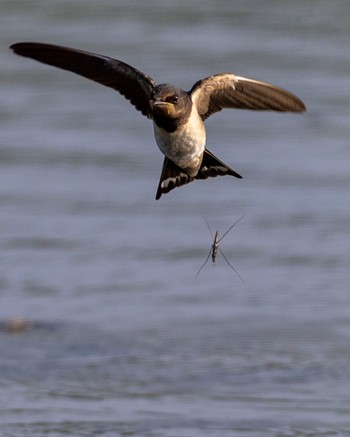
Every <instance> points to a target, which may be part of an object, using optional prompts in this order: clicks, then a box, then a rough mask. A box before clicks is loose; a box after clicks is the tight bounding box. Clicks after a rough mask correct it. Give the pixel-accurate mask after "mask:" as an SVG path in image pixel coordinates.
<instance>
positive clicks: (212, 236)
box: [205, 219, 214, 240]
mask: <svg viewBox="0 0 350 437" xmlns="http://www.w3.org/2000/svg"><path fill="white" fill-rule="evenodd" d="M205 222H206V224H207V226H208V229H209V232H210V235H211V238H212V239H213V240H214V234H213V232H212V230H211V227H210V224H209V222H208V220H207V219H205Z"/></svg>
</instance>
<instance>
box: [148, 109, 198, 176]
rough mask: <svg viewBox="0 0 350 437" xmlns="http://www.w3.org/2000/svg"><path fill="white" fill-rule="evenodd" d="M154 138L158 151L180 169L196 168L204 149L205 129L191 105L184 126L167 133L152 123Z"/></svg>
mask: <svg viewBox="0 0 350 437" xmlns="http://www.w3.org/2000/svg"><path fill="white" fill-rule="evenodd" d="M153 128H154V136H155V138H156V142H157V145H158V147H159V149H160V151H161V152H162V153H163V154H164V155H165V156H166V157H167V158H169V159H171V160H172V161H173V162H174V163H175V164H176V165H178V166H179V167H181V168H186V167H196V163H197V162H198V160H199V159H201V157H202V154H203V152H204V148H205V140H206V135H205V127H204V123H203V121H202V119H201V118H200V116H199V114H198V112H197V109H196V108H195V106H194V105H193V107H192V111H191V114H190V117H189V119H188V121H187V123H186V124H184V125H181V126H179V127H178V128H177V130H176V131H175V132H170V133H169V132H167V131H166V130H164V129H161V128H160V127H158V126H157V125H156V124H155V123H154V122H153Z"/></svg>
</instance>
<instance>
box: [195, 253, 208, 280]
mask: <svg viewBox="0 0 350 437" xmlns="http://www.w3.org/2000/svg"><path fill="white" fill-rule="evenodd" d="M211 251H212V248H210V250H209V253H208V256H207V259H206V260H205V261H204V263H203V265H202V266H201V268H200V269H199V270H198V273H197V274H196V279H197V277H198V275H199V273H200V272H201V270H202V268H203V267H204V266H205V265H206V263H207V262H208V261H209V257H210V254H211Z"/></svg>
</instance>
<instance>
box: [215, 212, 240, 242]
mask: <svg viewBox="0 0 350 437" xmlns="http://www.w3.org/2000/svg"><path fill="white" fill-rule="evenodd" d="M243 217H244V215H242V216H241V217H240V218H239V219H238V220H236V221H235V222H234V223H233V225H232V226H230V227H229V228H228V229H227V231H226V232H225V233H224V235H223V236H222V237H221V238H220V240H219V243H220V241H221V240H223V238H224V236H225V235H227V234H228V233H229V232H230V230H231V229H232V228H233V227H234V226H236V224H237V223H238V222H239V221H240V220H242V218H243Z"/></svg>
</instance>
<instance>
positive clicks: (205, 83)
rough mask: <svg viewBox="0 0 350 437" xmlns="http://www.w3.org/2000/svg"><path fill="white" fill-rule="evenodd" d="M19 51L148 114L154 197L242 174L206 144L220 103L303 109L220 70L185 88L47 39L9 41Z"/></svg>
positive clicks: (288, 96) (275, 91) (284, 95)
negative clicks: (154, 154)
mask: <svg viewBox="0 0 350 437" xmlns="http://www.w3.org/2000/svg"><path fill="white" fill-rule="evenodd" d="M10 48H11V49H12V50H13V51H14V52H15V53H17V54H18V55H21V56H25V57H28V58H32V59H35V60H37V61H39V62H43V63H45V64H49V65H52V66H55V67H59V68H62V69H64V70H69V71H72V72H74V73H76V74H79V75H81V76H84V77H86V78H88V79H91V80H93V81H95V82H98V83H100V84H102V85H105V86H107V87H109V88H112V89H114V90H116V91H118V92H119V93H120V94H121V95H123V96H124V97H125V98H126V99H127V100H129V101H130V103H131V104H132V105H134V106H135V108H136V109H137V110H139V111H140V112H141V113H142V114H143V115H145V116H146V117H148V118H149V119H152V121H153V128H154V135H155V139H156V142H157V145H158V147H159V149H160V151H161V152H162V153H163V154H164V156H165V158H164V163H163V168H162V173H161V176H160V180H159V184H158V189H157V194H156V199H159V198H160V197H161V195H162V194H164V193H168V192H169V191H171V190H173V189H174V188H175V187H180V186H182V185H185V184H187V183H189V182H192V181H193V180H195V179H207V178H208V177H215V176H224V175H231V176H235V177H236V178H242V176H240V175H239V174H238V173H237V172H236V171H234V170H233V169H232V168H230V167H229V166H228V165H226V164H225V163H223V162H222V161H220V159H218V158H217V157H216V156H215V155H214V154H213V153H211V152H210V151H209V150H208V149H207V148H206V131H205V126H204V121H205V120H206V119H207V118H208V117H209V116H210V115H212V114H214V113H215V112H218V111H221V110H222V109H224V108H239V109H252V110H261V111H264V110H271V111H281V112H304V111H305V110H306V108H305V105H304V103H303V102H302V101H301V100H300V99H299V98H298V97H296V96H295V95H293V94H292V93H290V92H289V91H286V90H284V89H282V88H279V87H277V86H275V85H272V84H270V83H267V82H261V81H258V80H253V79H248V78H246V77H241V76H235V75H234V74H232V73H220V74H215V75H213V76H209V77H207V78H205V79H202V80H199V81H197V82H196V83H195V84H194V85H193V87H192V89H191V90H190V91H183V90H182V89H180V88H177V87H175V86H173V85H170V84H160V85H156V83H155V81H154V80H153V79H152V78H151V77H149V76H147V75H146V74H145V73H143V72H141V71H139V70H137V69H136V68H134V67H132V66H130V65H128V64H126V63H124V62H122V61H119V60H117V59H113V58H110V57H107V56H103V55H98V54H95V53H90V52H86V51H82V50H76V49H71V48H68V47H61V46H57V45H51V44H42V43H33V42H21V43H17V44H13V45H11V47H10Z"/></svg>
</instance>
